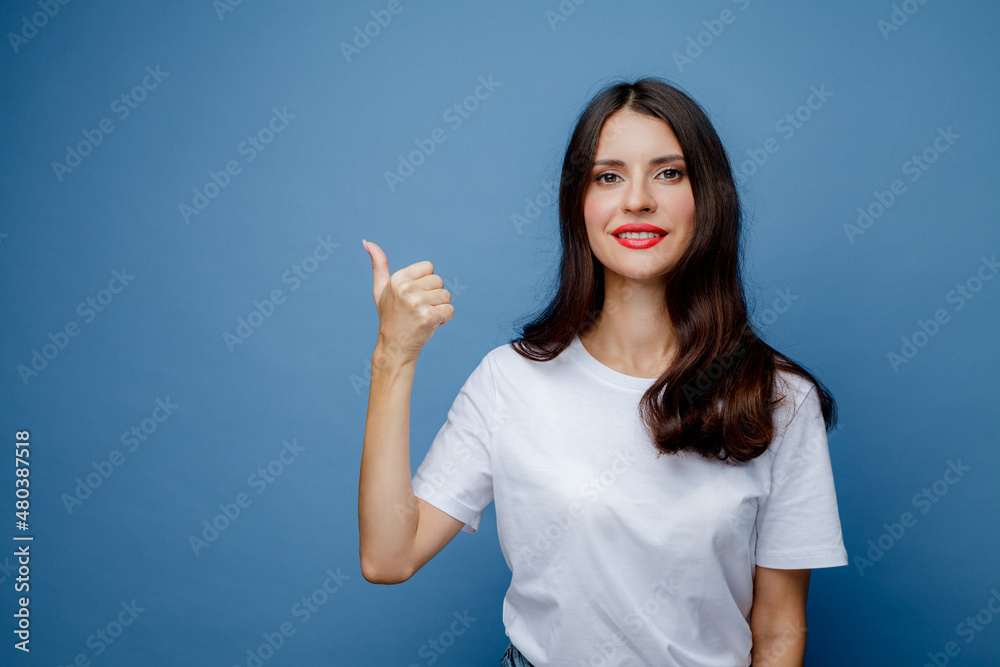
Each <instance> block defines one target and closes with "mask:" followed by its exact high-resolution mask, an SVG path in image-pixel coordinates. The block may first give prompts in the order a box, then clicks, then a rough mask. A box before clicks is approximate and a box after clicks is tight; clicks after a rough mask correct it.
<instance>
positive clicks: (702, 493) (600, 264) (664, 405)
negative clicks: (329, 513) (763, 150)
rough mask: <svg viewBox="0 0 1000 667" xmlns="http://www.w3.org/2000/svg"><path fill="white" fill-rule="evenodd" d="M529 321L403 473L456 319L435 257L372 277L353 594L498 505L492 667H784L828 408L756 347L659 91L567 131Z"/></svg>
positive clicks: (708, 180) (821, 509) (613, 98)
mask: <svg viewBox="0 0 1000 667" xmlns="http://www.w3.org/2000/svg"><path fill="white" fill-rule="evenodd" d="M559 218H560V226H561V239H562V246H563V256H562V262H561V270H560V279H559V286H558V290H557V292H556V294H555V296H554V297H553V299H552V301H551V303H549V305H548V307H547V308H546V309H545V310H544V311H543V312H542V313H541V314H540V315H539V316H538V317H537V318H536V319H535V320H534V321H532V322H530V323H528V324H527V325H526V326H524V327H523V329H522V335H521V336H520V337H519V338H518V339H516V340H515V341H512V342H511V343H510V344H508V345H504V346H501V347H497V348H495V349H493V350H492V351H490V352H489V353H488V354H487V355H486V356H485V358H484V359H483V360H482V361H481V362H480V364H479V365H478V366H477V367H476V369H475V370H474V371H473V372H472V374H471V375H470V376H469V378H468V380H466V382H465V384H464V385H463V387H462V389H461V390H460V392H459V394H458V397H457V398H456V399H455V401H454V403H453V405H452V407H451V409H450V410H449V412H448V419H447V422H446V423H445V424H444V425H443V426H442V427H441V429H440V431H439V432H438V434H437V436H436V437H435V439H434V441H433V443H432V445H431V447H430V450H429V451H428V452H427V455H426V457H425V458H424V461H423V462H422V463H421V465H420V467H419V468H418V470H417V472H416V474H415V475H414V476H413V478H412V479H411V478H410V474H409V470H410V468H409V455H408V452H409V426H408V425H409V410H408V409H409V394H410V389H411V387H412V382H413V370H414V365H415V362H416V359H417V356H418V354H419V351H420V349H421V348H422V346H423V345H424V344H425V343H426V342H427V340H428V339H429V338H430V336H431V335H432V334H433V332H434V330H435V328H436V327H437V326H440V325H441V324H444V323H446V322H448V321H449V320H450V319H451V317H452V316H453V314H454V309H453V307H452V306H451V304H450V303H449V302H450V295H449V293H448V292H447V290H445V289H443V282H442V280H441V278H440V277H439V276H437V275H435V274H434V273H433V266H432V265H431V264H430V262H418V263H416V264H412V265H410V266H408V267H406V268H404V269H400V270H399V271H397V272H396V273H394V274H392V276H390V275H389V271H388V263H387V260H386V257H385V254H384V253H383V252H382V251H381V249H380V248H379V247H378V246H377V245H375V244H373V243H368V242H365V247H366V249H368V251H369V253H370V255H371V257H372V263H373V271H374V291H373V294H374V297H375V302H376V305H377V307H378V312H379V339H378V343H377V345H376V350H375V354H374V355H373V364H372V383H371V395H370V398H369V408H368V420H367V425H366V431H365V442H364V453H363V456H362V463H361V480H360V488H359V499H358V500H359V508H358V510H359V527H360V537H361V545H360V551H361V564H362V571H363V573H364V576H365V578H366V579H367V580H369V581H372V582H376V583H397V582H401V581H405V580H406V579H408V578H409V577H411V576H412V575H413V574H414V573H415V572H416V571H417V570H419V569H420V568H421V567H422V566H423V565H424V564H425V563H426V562H427V561H428V560H430V558H432V557H433V556H434V555H435V554H436V553H437V552H438V551H440V549H441V548H443V547H444V545H445V544H447V543H448V542H449V541H450V540H451V539H452V537H454V535H455V534H456V533H457V532H458V531H459V530H464V531H466V532H469V533H475V532H476V531H477V530H478V526H479V521H480V518H481V515H482V511H483V508H485V507H486V505H488V504H489V502H491V501H495V503H496V514H497V529H498V533H499V538H500V544H501V547H502V550H503V554H504V558H505V559H506V561H507V564H508V566H509V567H510V569H511V571H512V574H513V576H512V579H511V586H510V588H509V589H508V591H507V595H506V597H505V598H504V604H503V621H504V625H505V628H506V631H507V635H508V637H509V638H510V645H509V646H508V647H507V652H506V653H505V655H504V656H503V664H505V665H534V666H535V667H542V666H544V665H595V666H596V665H633V664H643V665H646V664H648V665H678V666H681V665H683V666H692V667H693V666H695V665H699V666H701V665H743V666H746V665H749V664H751V661H752V663H753V665H754V666H755V667H760V666H762V665H774V666H779V665H780V666H784V665H801V664H802V662H803V659H804V655H805V630H806V615H805V610H806V597H807V592H808V585H809V574H810V570H811V568H816V567H835V566H841V565H846V564H847V562H848V561H847V552H846V550H845V549H844V544H843V538H842V534H841V527H840V519H839V514H838V509H837V499H836V493H835V489H834V483H833V474H832V469H831V464H830V458H829V450H828V446H827V439H826V431H827V429H828V428H830V427H832V425H833V424H834V423H835V421H836V410H835V403H834V401H833V399H832V397H831V396H830V394H829V393H828V391H827V390H826V389H825V387H823V385H822V384H821V383H819V382H818V381H817V380H816V379H815V378H814V377H813V376H812V375H811V374H810V373H808V372H807V371H806V370H805V369H803V368H802V367H801V366H799V365H797V364H796V363H794V362H792V361H791V360H790V359H788V358H787V357H785V356H784V355H782V354H780V353H779V352H777V351H776V350H774V349H772V348H771V347H769V346H768V345H766V344H765V343H764V342H763V341H761V339H760V338H759V337H758V336H757V335H756V334H755V333H754V331H753V329H752V327H751V325H750V323H749V320H748V316H747V311H746V306H745V301H744V296H743V287H742V284H741V282H740V262H739V240H740V218H741V210H740V206H739V201H738V196H737V191H736V186H735V183H734V180H733V175H732V171H731V167H730V164H729V160H728V158H727V156H726V153H725V150H724V148H723V146H722V143H721V141H720V140H719V137H718V135H717V134H716V132H715V130H714V128H713V127H712V124H711V122H710V121H709V119H708V118H707V116H706V115H705V113H704V111H703V110H702V109H701V108H700V107H699V105H698V104H697V103H696V102H695V101H694V100H692V99H691V98H690V97H689V96H688V95H687V94H685V93H684V92H682V91H681V90H679V89H678V88H676V87H674V86H671V85H669V84H668V83H666V82H664V81H662V80H658V79H652V78H647V79H642V80H639V81H636V82H634V83H628V82H622V83H617V84H614V85H610V86H608V87H607V88H605V89H604V90H603V91H601V92H600V93H599V94H598V95H596V96H595V97H594V99H593V100H592V101H591V102H590V104H589V105H588V106H587V108H586V109H585V110H584V112H583V113H582V114H581V116H580V118H579V120H578V122H577V125H576V128H575V130H574V132H573V135H572V137H571V139H570V142H569V146H568V148H567V151H566V155H565V158H564V161H563V167H562V179H561V183H560V190H559Z"/></svg>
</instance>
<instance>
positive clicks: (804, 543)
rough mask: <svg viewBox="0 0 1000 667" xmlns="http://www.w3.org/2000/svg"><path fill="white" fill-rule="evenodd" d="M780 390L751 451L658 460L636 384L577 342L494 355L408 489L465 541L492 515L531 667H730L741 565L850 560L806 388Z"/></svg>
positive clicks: (515, 625)
mask: <svg viewBox="0 0 1000 667" xmlns="http://www.w3.org/2000/svg"><path fill="white" fill-rule="evenodd" d="M780 377H781V378H783V379H785V380H786V381H787V382H788V383H790V385H786V384H785V383H782V382H779V383H778V388H779V390H780V391H781V393H784V389H787V391H788V393H789V398H788V399H787V400H786V401H784V402H783V403H782V405H781V406H779V407H778V408H777V409H776V410H775V413H774V416H775V424H776V432H775V437H774V440H773V441H772V443H771V445H770V447H769V449H768V451H767V452H765V453H764V454H763V455H761V456H759V457H757V458H756V459H754V460H752V461H749V462H747V463H743V464H734V463H732V462H728V463H724V462H721V461H709V460H708V459H705V458H703V457H702V456H700V455H698V454H693V453H690V452H683V453H681V454H676V455H675V454H664V455H662V456H661V457H660V458H657V457H656V452H655V447H654V444H653V441H652V439H651V438H650V437H649V436H648V435H647V434H646V433H645V432H644V431H643V429H642V425H641V423H640V422H639V414H638V410H637V407H638V403H639V399H640V398H641V397H642V394H643V392H644V391H645V390H646V389H648V388H649V387H650V386H651V385H652V383H653V382H654V380H653V379H652V378H649V379H647V378H639V377H633V376H630V375H625V374H624V373H620V372H618V371H616V370H614V369H612V368H610V367H608V366H605V365H604V364H602V363H601V362H600V361H598V360H597V359H596V358H594V357H593V356H592V355H591V354H590V353H589V352H588V351H587V349H586V348H585V347H583V344H582V343H581V342H580V339H579V337H577V338H575V339H574V341H573V343H572V344H571V345H570V347H568V348H567V349H566V350H564V351H563V353H562V354H560V355H559V356H558V357H556V358H555V359H553V360H551V361H548V362H536V361H531V360H529V359H526V358H524V357H522V356H521V355H519V354H518V353H517V352H516V351H515V350H514V349H513V348H512V347H511V346H510V345H503V346H500V347H497V348H494V349H493V350H492V351H490V352H489V353H488V354H487V355H486V356H485V357H484V358H483V360H482V361H481V362H480V364H479V365H478V366H477V367H476V369H475V370H474V371H473V372H472V374H471V375H470V376H469V378H468V379H467V380H466V382H465V384H464V385H463V386H462V388H461V390H460V391H459V393H458V396H457V397H456V398H455V401H454V403H453V404H452V406H451V408H450V410H449V411H448V418H447V421H446V423H445V424H444V425H443V426H442V427H441V429H440V430H439V431H438V433H437V435H436V436H435V438H434V441H433V443H432V444H431V447H430V449H429V450H428V452H427V455H426V457H425V458H424V460H423V462H422V463H421V464H420V466H419V468H418V469H417V472H416V473H415V475H414V476H413V489H414V494H415V495H416V496H418V497H420V498H423V499H424V500H425V501H427V502H428V503H430V504H432V505H434V506H435V507H438V508H439V509H441V510H442V511H444V512H446V513H447V514H449V515H451V516H453V517H455V518H457V519H459V520H460V521H463V522H464V523H465V525H464V526H463V527H462V530H463V531H465V532H467V533H475V532H476V531H477V530H478V528H479V522H480V519H481V518H482V512H483V509H484V508H485V507H486V506H487V505H488V504H489V503H490V502H491V501H495V502H496V516H497V531H498V534H499V540H500V547H501V550H502V551H503V555H504V559H505V560H506V561H507V565H508V567H510V570H511V572H512V575H513V576H512V578H511V584H510V588H509V589H508V590H507V594H506V596H505V597H504V601H503V622H504V626H505V628H506V631H507V635H508V637H509V638H510V641H511V642H512V643H513V644H514V646H516V647H517V648H518V650H520V651H521V653H522V654H523V655H524V657H525V658H527V659H528V661H529V662H531V663H532V664H533V665H535V667H546V666H548V665H573V666H577V665H580V666H591V667H597V666H600V665H617V666H631V665H637V666H638V665H657V666H658V667H665V666H677V667H712V666H716V665H717V666H719V667H734V666H736V665H742V666H744V667H746V666H747V665H749V664H750V648H751V633H750V626H749V622H748V618H747V617H748V615H749V613H750V608H751V603H752V602H753V579H754V576H755V573H756V566H757V565H761V566H764V567H771V568H786V569H798V568H820V567H834V566H841V565H847V563H848V559H847V551H846V550H845V548H844V542H843V536H842V534H841V527H840V517H839V514H838V509H837V496H836V492H835V490H834V482H833V472H832V468H831V465H830V454H829V449H828V445H827V438H826V430H825V426H824V423H823V416H822V413H821V412H820V405H819V399H818V397H817V393H816V389H815V387H813V386H812V383H810V382H808V381H807V380H805V379H804V378H800V377H799V376H796V375H793V374H791V373H785V372H782V373H780ZM792 415H794V416H793V417H792ZM790 417H792V418H791V421H790V422H789V418H790Z"/></svg>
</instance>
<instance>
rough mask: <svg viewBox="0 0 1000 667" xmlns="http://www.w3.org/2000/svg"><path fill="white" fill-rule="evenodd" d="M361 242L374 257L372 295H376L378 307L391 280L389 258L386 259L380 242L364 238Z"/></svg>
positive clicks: (376, 305)
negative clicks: (379, 245) (379, 244)
mask: <svg viewBox="0 0 1000 667" xmlns="http://www.w3.org/2000/svg"><path fill="white" fill-rule="evenodd" d="M361 242H362V243H363V244H364V246H365V249H366V250H367V251H368V254H369V255H370V256H371V258H372V278H373V280H374V283H373V285H372V296H373V297H375V307H376V308H378V302H379V298H380V297H381V296H382V290H384V289H385V286H386V284H388V282H389V260H388V259H386V256H385V253H384V252H382V248H379V247H378V244H376V243H375V242H374V241H365V240H364V239H362V240H361Z"/></svg>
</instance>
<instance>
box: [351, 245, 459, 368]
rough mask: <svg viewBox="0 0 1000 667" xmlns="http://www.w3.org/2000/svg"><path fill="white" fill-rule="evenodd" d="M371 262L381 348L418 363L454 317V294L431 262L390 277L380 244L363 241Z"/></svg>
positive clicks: (397, 358)
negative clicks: (440, 328)
mask: <svg viewBox="0 0 1000 667" xmlns="http://www.w3.org/2000/svg"><path fill="white" fill-rule="evenodd" d="M362 243H363V244H364V246H365V250H367V251H368V254H369V255H370V256H371V259H372V277H373V279H374V284H373V286H372V296H373V297H374V298H375V307H376V308H377V309H378V345H379V346H380V347H381V348H382V349H383V351H386V352H393V353H397V352H398V354H399V356H398V357H396V355H395V354H393V355H392V356H393V357H394V359H393V361H399V362H404V363H405V362H415V361H416V360H417V357H418V356H419V355H420V350H421V349H423V347H424V345H426V344H427V341H428V340H430V338H431V336H432V335H433V334H434V331H435V330H437V328H438V327H439V326H441V325H442V324H445V323H446V322H449V321H450V320H451V318H452V317H454V316H455V307H454V306H452V305H451V293H450V292H449V291H448V290H446V289H444V280H443V279H442V278H441V276H438V275H436V274H435V273H434V265H433V264H431V263H430V262H428V261H422V262H417V263H415V264H410V265H409V266H406V267H403V268H402V269H399V270H398V271H396V272H395V273H393V274H392V275H390V274H389V260H387V259H386V256H385V253H384V252H383V251H382V249H381V248H380V247H378V245H377V244H375V243H373V242H372V241H365V240H363V239H362Z"/></svg>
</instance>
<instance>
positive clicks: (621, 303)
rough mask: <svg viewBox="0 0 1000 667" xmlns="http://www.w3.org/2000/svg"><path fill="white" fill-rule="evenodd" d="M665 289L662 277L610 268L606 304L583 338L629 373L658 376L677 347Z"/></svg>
mask: <svg viewBox="0 0 1000 667" xmlns="http://www.w3.org/2000/svg"><path fill="white" fill-rule="evenodd" d="M663 290H664V287H663V281H662V280H661V279H659V278H650V279H644V280H638V279H633V278H627V277H624V276H621V275H619V274H617V273H614V272H613V271H607V270H606V271H605V281H604V306H603V308H602V310H601V314H600V315H599V316H598V318H597V320H596V321H595V322H594V325H593V326H592V327H591V328H590V329H589V330H588V331H587V332H586V333H585V334H581V336H580V340H581V342H583V343H584V344H585V346H586V348H587V350H588V351H589V352H590V353H591V354H592V355H593V356H594V357H596V358H597V359H599V360H601V361H602V362H603V363H605V364H606V365H608V366H610V367H612V368H615V369H616V370H619V371H621V372H623V373H625V374H626V375H634V376H636V377H658V376H659V375H660V374H661V373H662V372H663V370H664V369H665V368H666V367H667V365H668V364H669V362H670V360H671V358H672V357H673V355H674V352H675V350H676V338H675V337H674V332H673V328H672V326H671V324H670V317H669V315H668V313H667V309H666V306H665V305H664V292H663Z"/></svg>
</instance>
